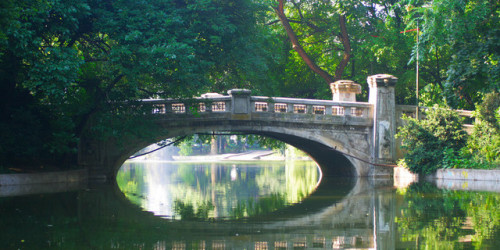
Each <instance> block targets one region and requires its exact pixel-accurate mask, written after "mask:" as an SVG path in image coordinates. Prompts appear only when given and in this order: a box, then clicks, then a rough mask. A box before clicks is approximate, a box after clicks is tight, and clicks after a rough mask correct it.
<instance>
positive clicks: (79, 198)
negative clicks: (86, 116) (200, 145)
mask: <svg viewBox="0 0 500 250" xmlns="http://www.w3.org/2000/svg"><path fill="white" fill-rule="evenodd" d="M1 188H2V187H0V189H1ZM499 204H500V195H499V194H498V193H491V192H490V193H488V192H469V191H453V190H446V189H439V188H437V187H436V186H435V185H433V184H431V183H427V182H421V183H416V184H412V185H410V186H409V187H406V188H399V189H397V188H394V187H393V183H392V180H371V179H364V178H335V177H331V176H322V174H321V171H319V168H318V167H317V166H316V164H315V163H314V162H312V161H277V162H276V161H275V162H263V161H252V162H206V163H203V162H197V163H175V162H139V161H136V162H127V163H126V164H125V165H124V166H123V167H122V169H121V170H120V172H119V173H118V175H117V184H90V185H89V186H88V187H85V188H83V189H78V190H74V191H68V192H59V193H45V194H36V195H24V196H14V197H0V214H1V218H0V228H1V234H0V249H332V248H333V249H346V248H349V249H429V248H430V249H495V247H498V246H500V206H499Z"/></svg>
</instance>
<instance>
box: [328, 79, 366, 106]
mask: <svg viewBox="0 0 500 250" xmlns="http://www.w3.org/2000/svg"><path fill="white" fill-rule="evenodd" d="M330 89H331V90H332V99H333V100H334V101H339V102H355V101H356V94H360V93H361V85H359V84H357V83H355V82H354V81H351V80H339V81H336V82H333V83H330Z"/></svg>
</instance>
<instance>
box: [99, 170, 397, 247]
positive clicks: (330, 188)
mask: <svg viewBox="0 0 500 250" xmlns="http://www.w3.org/2000/svg"><path fill="white" fill-rule="evenodd" d="M389 184H390V183H389ZM378 185H382V186H383V184H380V183H379V184H378ZM110 195H112V196H114V197H116V198H118V199H117V201H119V202H118V203H127V202H126V201H125V202H124V200H123V198H124V197H122V198H120V194H118V196H116V193H115V194H110ZM393 195H394V193H393V189H392V188H389V189H384V188H382V187H375V186H373V184H372V183H370V182H369V181H368V180H367V179H364V178H358V179H336V178H326V179H324V180H323V181H322V182H321V184H320V185H319V186H318V188H317V189H316V191H315V192H314V193H313V194H312V195H310V196H308V197H307V198H305V199H304V200H302V201H301V202H300V203H298V204H295V205H292V206H290V207H286V208H283V209H279V210H277V211H275V212H272V213H270V214H260V215H256V216H253V217H250V218H246V219H236V220H217V219H215V220H214V219H209V220H165V219H161V218H160V217H157V216H152V214H151V213H148V212H141V211H139V209H138V207H135V206H133V205H132V206H131V204H121V205H119V206H120V210H123V209H124V208H127V210H128V211H127V212H126V213H127V214H129V215H128V216H125V217H122V215H117V214H114V212H112V213H113V216H120V218H122V220H124V222H126V224H128V223H130V224H134V223H140V225H130V226H131V227H135V228H137V226H139V227H143V229H142V230H145V231H147V232H149V233H150V234H149V235H148V237H146V239H147V240H145V239H144V238H142V237H141V234H139V235H135V236H132V237H133V238H136V239H137V240H138V242H142V244H143V245H142V246H144V247H146V248H152V249H324V248H327V249H332V248H333V249H344V248H363V249H366V248H374V249H376V248H378V249H391V248H394V245H395V238H394V233H393V232H394V230H395V225H394V216H395V215H394V213H395V208H394V206H395V204H394V202H395V201H394V199H393V197H392V196H393ZM96 198H97V197H96ZM102 198H104V197H102ZM107 198H108V199H109V198H110V196H107ZM116 198H115V199H116ZM98 199H99V198H98ZM92 203H96V204H100V203H101V201H96V202H92ZM108 209H109V208H108ZM112 210H113V209H111V211H112ZM117 210H118V209H117ZM133 211H135V212H133ZM115 212H116V211H115ZM124 212H125V211H124ZM132 214H133V216H130V215H132ZM151 229H153V230H151ZM142 230H141V229H137V232H142ZM121 237H123V236H120V237H118V238H115V239H114V241H116V242H115V243H116V244H117V246H123V244H127V241H128V240H130V239H124V238H121ZM138 242H136V244H137V243H138Z"/></svg>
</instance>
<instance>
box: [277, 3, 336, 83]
mask: <svg viewBox="0 0 500 250" xmlns="http://www.w3.org/2000/svg"><path fill="white" fill-rule="evenodd" d="M283 5H284V4H283V0H278V7H277V8H274V11H275V12H276V14H277V15H278V18H279V19H280V21H281V24H282V25H283V27H284V28H285V31H286V33H287V35H288V38H289V39H290V41H291V42H292V48H293V49H294V50H295V51H297V53H298V54H299V55H300V57H301V58H302V60H304V62H305V63H306V65H307V66H309V68H310V69H311V70H312V71H314V72H315V73H317V74H319V75H320V76H321V77H322V78H323V79H324V80H325V82H326V83H327V84H329V83H331V82H334V78H333V77H332V76H331V75H330V74H329V73H328V72H326V71H324V70H323V69H321V68H320V67H319V66H318V65H316V63H314V62H313V61H312V60H311V58H310V57H309V55H308V54H307V53H306V51H305V50H304V48H302V46H301V45H300V42H299V40H298V39H297V36H296V35H295V32H294V31H293V29H292V26H291V25H290V23H289V22H288V19H287V18H286V15H285V12H284V10H283Z"/></svg>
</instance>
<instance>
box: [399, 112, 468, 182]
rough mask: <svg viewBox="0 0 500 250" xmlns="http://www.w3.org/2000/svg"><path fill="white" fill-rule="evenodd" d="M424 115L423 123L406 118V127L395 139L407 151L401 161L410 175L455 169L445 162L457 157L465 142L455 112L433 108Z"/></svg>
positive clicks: (459, 119)
mask: <svg viewBox="0 0 500 250" xmlns="http://www.w3.org/2000/svg"><path fill="white" fill-rule="evenodd" d="M425 114H426V119H424V120H417V119H414V118H409V117H406V118H405V121H406V123H407V124H406V125H405V126H403V127H402V128H401V130H400V131H399V132H398V134H397V136H398V137H400V138H401V139H402V143H403V148H404V149H406V150H407V153H406V155H405V156H404V161H405V164H406V166H407V167H408V168H409V169H410V171H412V172H415V173H422V174H430V173H432V172H434V171H436V170H437V169H439V168H443V167H453V166H455V164H454V163H453V162H450V160H449V159H450V157H451V156H457V155H458V154H459V152H460V150H461V148H462V147H464V146H465V143H466V139H467V138H466V133H465V132H464V131H463V129H462V119H461V118H460V116H458V114H457V113H456V112H454V111H451V110H448V109H442V108H438V107H437V106H436V107H434V108H432V109H429V110H428V111H426V113H425ZM450 165H452V166H450Z"/></svg>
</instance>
